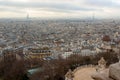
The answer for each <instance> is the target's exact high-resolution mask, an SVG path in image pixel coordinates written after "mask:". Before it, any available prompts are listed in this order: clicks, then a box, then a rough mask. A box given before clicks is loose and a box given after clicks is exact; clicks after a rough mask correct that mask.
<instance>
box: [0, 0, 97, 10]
mask: <svg viewBox="0 0 120 80" xmlns="http://www.w3.org/2000/svg"><path fill="white" fill-rule="evenodd" d="M0 5H2V6H8V7H9V6H10V7H19V8H49V9H57V10H70V11H95V10H97V9H95V8H84V7H80V6H76V5H73V4H69V3H47V2H44V3H40V2H28V3H22V2H19V3H18V2H11V1H0Z"/></svg>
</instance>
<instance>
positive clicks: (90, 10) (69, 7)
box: [0, 0, 120, 18]
mask: <svg viewBox="0 0 120 80" xmlns="http://www.w3.org/2000/svg"><path fill="white" fill-rule="evenodd" d="M27 14H29V15H30V17H39V18H88V17H89V18H90V17H92V16H93V15H95V17H96V18H116V17H120V15H119V14H120V0H0V18H5V17H8V18H9V17H26V15H27Z"/></svg>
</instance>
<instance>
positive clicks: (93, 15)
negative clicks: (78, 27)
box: [92, 12, 95, 21]
mask: <svg viewBox="0 0 120 80" xmlns="http://www.w3.org/2000/svg"><path fill="white" fill-rule="evenodd" d="M94 19H95V13H94V12H93V14H92V20H93V21H94Z"/></svg>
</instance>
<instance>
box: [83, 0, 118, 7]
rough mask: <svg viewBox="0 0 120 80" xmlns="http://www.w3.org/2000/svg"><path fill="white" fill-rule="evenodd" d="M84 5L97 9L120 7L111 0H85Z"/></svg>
mask: <svg viewBox="0 0 120 80" xmlns="http://www.w3.org/2000/svg"><path fill="white" fill-rule="evenodd" d="M85 3H86V4H88V5H92V6H99V7H113V8H114V7H118V8H119V7H120V4H119V3H117V2H116V1H113V0H85Z"/></svg>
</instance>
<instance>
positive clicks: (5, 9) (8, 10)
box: [0, 8, 24, 13]
mask: <svg viewBox="0 0 120 80" xmlns="http://www.w3.org/2000/svg"><path fill="white" fill-rule="evenodd" d="M0 11H4V12H15V13H24V11H22V10H17V9H11V8H9V9H8V8H0Z"/></svg>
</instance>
